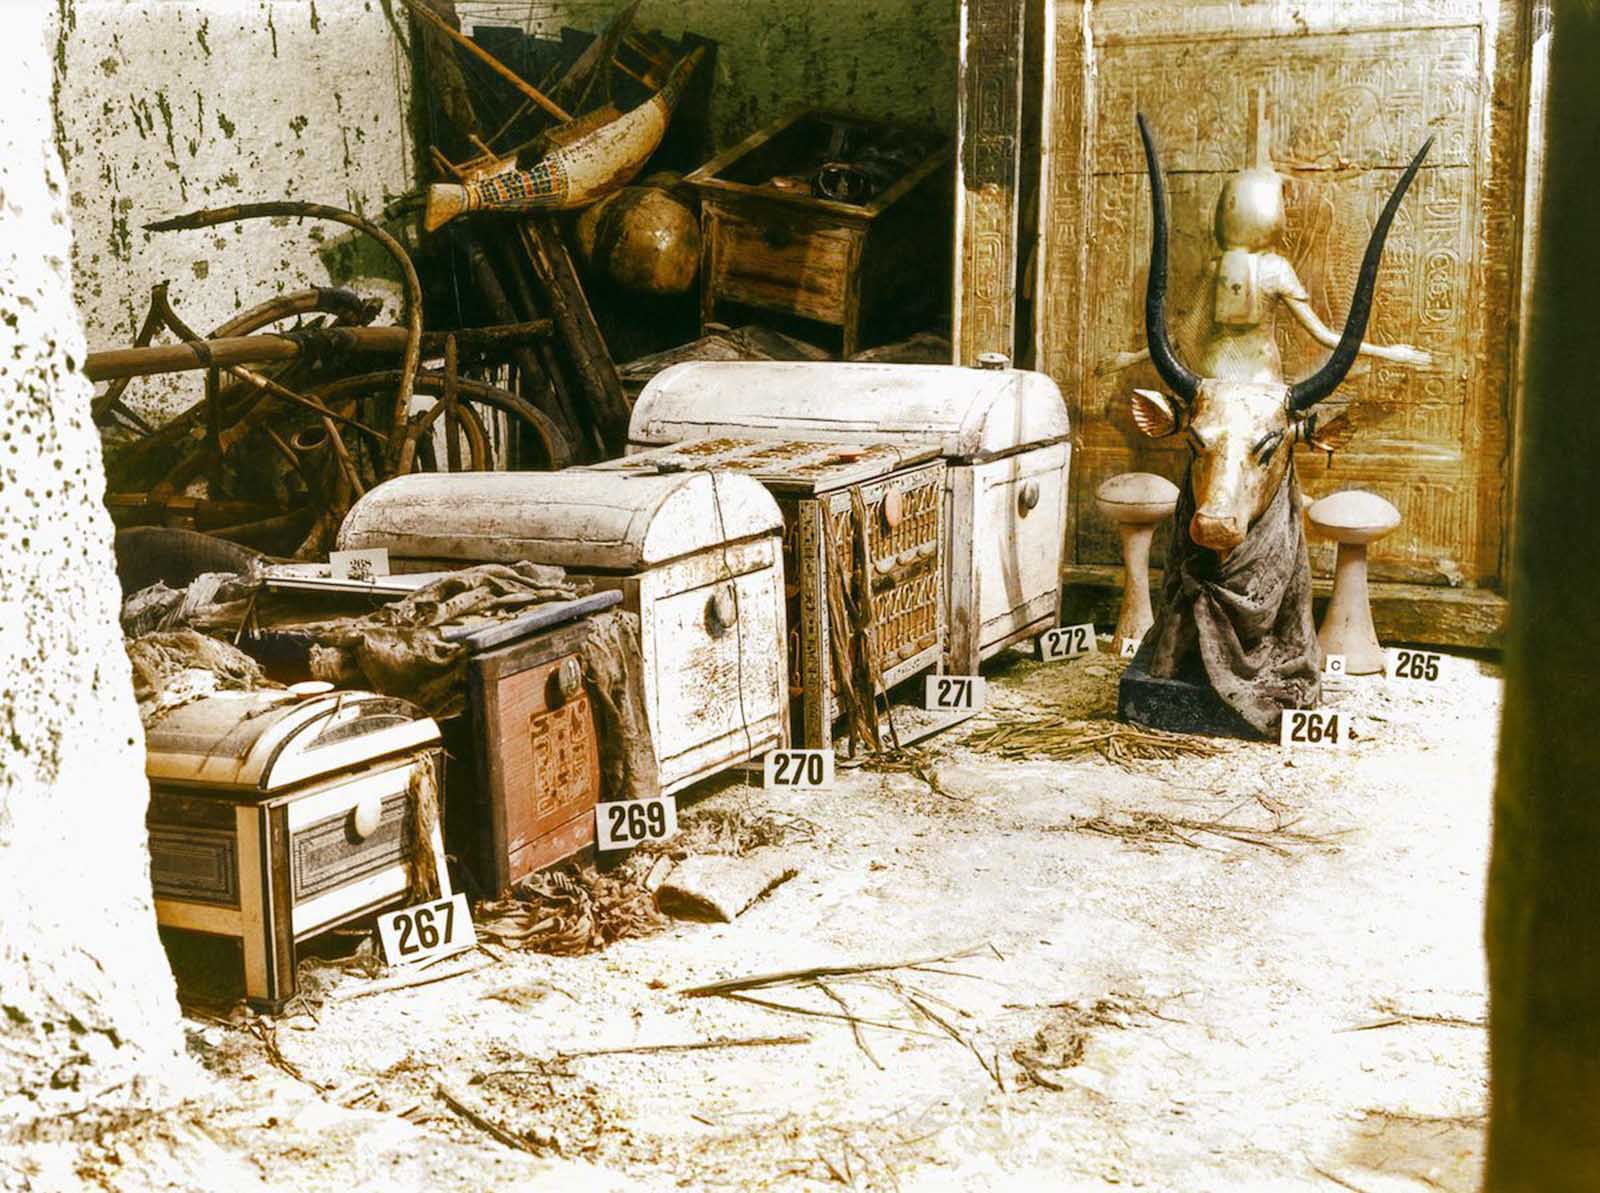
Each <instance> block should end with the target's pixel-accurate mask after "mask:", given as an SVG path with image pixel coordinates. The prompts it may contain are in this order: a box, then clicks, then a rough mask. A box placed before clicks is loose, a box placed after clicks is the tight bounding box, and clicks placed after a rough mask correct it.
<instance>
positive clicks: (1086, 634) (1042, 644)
mask: <svg viewBox="0 0 1600 1193" xmlns="http://www.w3.org/2000/svg"><path fill="white" fill-rule="evenodd" d="M1095 650H1096V645H1095V639H1094V626H1093V625H1090V624H1087V623H1085V624H1084V625H1063V626H1057V627H1056V628H1055V629H1053V630H1046V631H1045V632H1044V633H1042V634H1040V635H1039V657H1040V658H1041V659H1043V660H1044V661H1045V662H1047V663H1055V662H1059V661H1061V660H1063V659H1075V658H1077V657H1078V656H1079V655H1086V654H1093V653H1094V652H1095Z"/></svg>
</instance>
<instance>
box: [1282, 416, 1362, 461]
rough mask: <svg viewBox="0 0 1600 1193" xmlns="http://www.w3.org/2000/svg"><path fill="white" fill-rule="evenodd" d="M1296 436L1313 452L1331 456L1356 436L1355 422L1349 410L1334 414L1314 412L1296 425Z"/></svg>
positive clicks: (1297, 421)
mask: <svg viewBox="0 0 1600 1193" xmlns="http://www.w3.org/2000/svg"><path fill="white" fill-rule="evenodd" d="M1294 427H1295V436H1296V438H1298V439H1299V440H1300V441H1301V442H1302V443H1304V444H1305V445H1306V446H1307V447H1309V448H1311V450H1312V451H1319V452H1326V453H1327V454H1328V455H1329V456H1331V455H1333V453H1334V452H1336V451H1338V450H1339V449H1340V448H1341V447H1343V446H1344V445H1345V444H1346V443H1348V442H1350V440H1351V438H1352V437H1353V436H1354V435H1355V432H1356V425H1355V420H1354V419H1352V418H1351V417H1350V414H1349V411H1348V410H1339V411H1335V412H1334V413H1332V414H1318V412H1317V411H1316V410H1312V411H1311V412H1310V413H1309V414H1307V415H1306V416H1305V417H1304V418H1301V419H1297V420H1296V421H1295V424H1294Z"/></svg>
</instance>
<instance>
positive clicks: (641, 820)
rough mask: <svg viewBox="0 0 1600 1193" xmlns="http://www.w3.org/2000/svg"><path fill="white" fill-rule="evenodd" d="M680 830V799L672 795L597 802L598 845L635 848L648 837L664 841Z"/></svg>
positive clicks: (648, 839) (595, 820) (595, 833)
mask: <svg viewBox="0 0 1600 1193" xmlns="http://www.w3.org/2000/svg"><path fill="white" fill-rule="evenodd" d="M677 831H678V801H677V800H676V799H674V798H673V797H672V796H670V795H660V796H657V797H656V798H655V799H619V800H612V801H610V802H607V803H603V804H596V805H595V809H594V844H595V848H596V849H600V850H609V849H632V848H633V847H634V846H635V845H643V844H644V843H645V842H646V841H665V840H666V839H667V838H668V837H670V836H672V835H673V834H674V833H676V832H677Z"/></svg>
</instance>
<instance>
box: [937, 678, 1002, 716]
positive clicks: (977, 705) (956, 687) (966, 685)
mask: <svg viewBox="0 0 1600 1193" xmlns="http://www.w3.org/2000/svg"><path fill="white" fill-rule="evenodd" d="M986 695H988V689H987V687H986V685H985V683H984V679H983V676H981V675H930V676H928V687H927V691H926V693H925V695H924V700H923V707H924V708H926V709H927V710H928V711H929V712H977V711H978V710H979V709H981V708H982V707H983V701H984V697H985V696H986Z"/></svg>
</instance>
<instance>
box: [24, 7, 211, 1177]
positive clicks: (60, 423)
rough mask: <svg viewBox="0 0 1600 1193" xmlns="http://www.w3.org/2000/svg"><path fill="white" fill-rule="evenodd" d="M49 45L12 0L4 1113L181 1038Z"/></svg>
mask: <svg viewBox="0 0 1600 1193" xmlns="http://www.w3.org/2000/svg"><path fill="white" fill-rule="evenodd" d="M45 45H46V42H45V37H44V28H43V5H36V4H33V3H28V2H26V0H8V2H7V3H5V4H0V90H3V92H4V95H5V113H6V118H5V121H4V123H3V124H0V193H3V195H4V202H3V203H0V1123H4V1122H6V1121H8V1120H15V1119H17V1118H19V1117H31V1116H33V1115H35V1114H40V1113H46V1112H48V1111H50V1110H52V1109H59V1108H61V1107H62V1106H63V1105H70V1104H72V1103H74V1102H76V1103H78V1104H79V1105H80V1107H81V1104H82V1103H83V1102H84V1101H85V1100H87V1099H90V1098H91V1097H93V1096H94V1095H95V1092H96V1091H98V1090H103V1089H105V1088H106V1087H118V1088H121V1089H122V1093H120V1094H118V1095H117V1096H116V1099H115V1100H117V1101H122V1100H125V1098H126V1096H127V1093H128V1089H127V1084H126V1083H127V1078H128V1077H129V1076H130V1075H131V1074H133V1073H138V1072H149V1071H153V1070H161V1069H164V1068H165V1067H166V1066H167V1065H168V1064H169V1063H170V1062H171V1061H172V1059H173V1058H174V1057H176V1056H177V1055H178V1053H179V1051H180V1048H181V1036H180V1031H179V1025H178V1007H177V1000H176V996H175V994H174V991H173V983H172V974H171V971H170V970H169V969H168V967H167V961H166V958H165V956H164V955H163V954H162V952H161V947H160V944H159V942H158V940H157V937H156V923H155V910H154V908H153V906H152V904H151V896H150V876H149V855H148V852H147V849H146V844H145V830H144V813H145V802H146V800H147V798H148V796H149V789H148V787H147V785H146V783H145V779H144V750H143V741H142V732H141V730H140V728H139V718H138V715H137V713H136V712H135V709H134V702H133V685H132V680H131V678H130V675H129V669H128V660H127V657H126V655H124V653H123V649H122V635H121V633H120V632H119V628H118V625H117V612H118V605H119V592H118V587H117V577H116V572H115V571H114V569H113V565H112V554H111V520H110V518H109V517H108V516H107V514H106V512H105V509H104V507H103V506H102V505H101V504H100V496H101V493H102V491H103V489H104V487H105V476H104V473H103V471H102V468H101V460H100V441H99V438H98V436H97V435H96V433H95V429H94V427H93V425H92V424H91V422H90V418H89V396H90V388H89V383H88V382H87V381H86V380H85V379H84V377H83V374H82V373H81V372H80V369H81V367H82V362H83V357H84V339H83V330H82V325H81V324H80V322H79V319H78V313H77V311H76V310H75V309H74V307H73V302H72V284H71V274H70V268H69V257H70V255H71V251H72V249H71V230H70V226H69V223H68V218H67V196H66V190H65V185H64V179H63V177H62V172H61V163H60V160H59V158H58V157H57V156H56V148H55V142H54V140H53V138H52V136H51V120H50V104H49V98H50V65H49V63H50V59H49V57H48V55H47V54H46V52H45ZM4 1151H5V1145H4V1142H3V1140H0V1154H3V1153H4ZM3 1167H4V1165H3V1164H0V1168H3ZM0 1184H5V1185H6V1186H7V1187H11V1186H10V1185H9V1183H8V1182H6V1181H4V1180H0Z"/></svg>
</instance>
